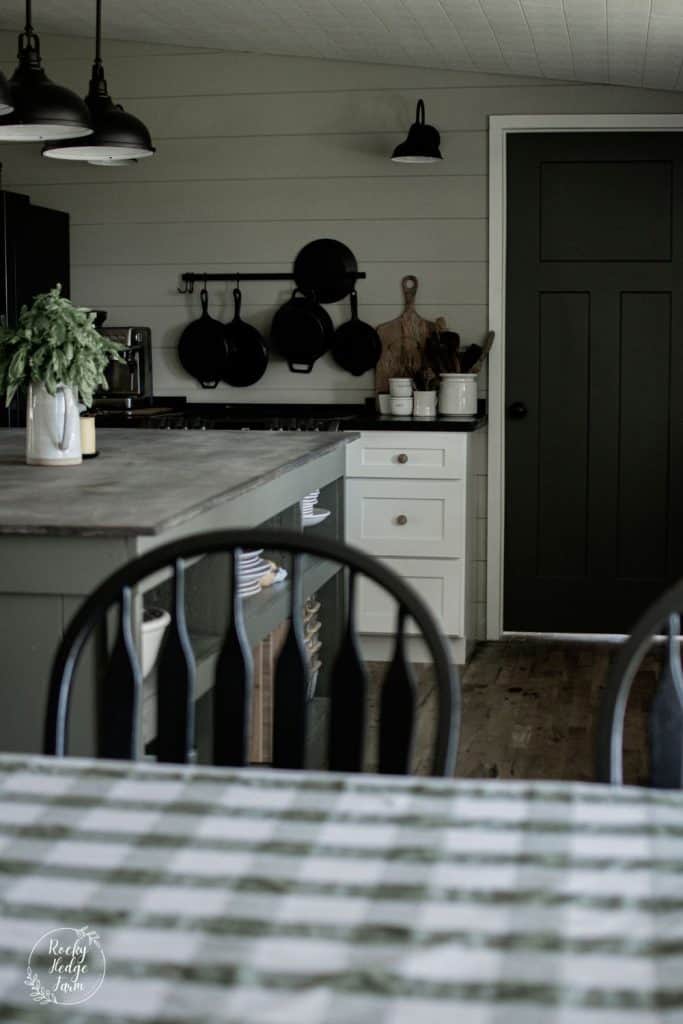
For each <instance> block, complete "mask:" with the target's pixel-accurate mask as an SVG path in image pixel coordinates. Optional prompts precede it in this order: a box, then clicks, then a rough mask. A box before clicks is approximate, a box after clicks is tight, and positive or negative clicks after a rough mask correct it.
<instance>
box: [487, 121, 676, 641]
mask: <svg viewBox="0 0 683 1024" xmlns="http://www.w3.org/2000/svg"><path fill="white" fill-rule="evenodd" d="M634 131H638V132H675V131H683V114H519V115H516V114H512V115H507V114H506V115H503V116H491V117H489V325H490V330H492V331H495V332H496V340H495V342H494V345H493V348H492V349H491V354H490V356H489V387H488V420H489V424H488V431H489V436H488V502H487V506H488V537H487V546H486V557H487V581H486V582H487V591H486V635H487V638H488V639H489V640H497V639H498V638H499V637H500V636H501V635H502V632H503V564H504V558H503V555H504V540H505V249H506V242H507V221H506V216H507V145H506V141H507V136H508V135H509V134H511V133H513V132H634Z"/></svg>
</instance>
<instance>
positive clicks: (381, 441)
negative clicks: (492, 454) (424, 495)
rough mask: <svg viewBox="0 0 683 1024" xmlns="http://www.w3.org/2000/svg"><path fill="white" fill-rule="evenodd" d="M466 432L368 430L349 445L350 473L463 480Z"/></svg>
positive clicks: (348, 461) (348, 463)
mask: <svg viewBox="0 0 683 1024" xmlns="http://www.w3.org/2000/svg"><path fill="white" fill-rule="evenodd" d="M466 444H467V436H466V434H456V433H452V434H446V433H439V432H432V431H424V432H423V433H418V432H417V431H413V432H408V431H405V432H404V431H400V432H398V431H393V430H392V431H382V430H379V431H366V432H365V433H363V434H361V436H360V438H359V439H358V440H357V441H353V442H352V443H351V444H349V445H347V447H346V475H347V477H394V478H397V479H402V480H403V479H405V480H460V479H462V477H463V476H464V474H465V453H466V450H467V449H466Z"/></svg>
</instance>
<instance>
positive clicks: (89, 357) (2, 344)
mask: <svg viewBox="0 0 683 1024" xmlns="http://www.w3.org/2000/svg"><path fill="white" fill-rule="evenodd" d="M61 290H62V286H61V285H60V284H58V285H57V287H56V288H53V289H52V290H51V291H49V292H43V294H42V295H37V296H36V297H35V299H34V300H33V305H32V306H31V308H30V309H29V308H27V307H26V306H22V308H21V313H20V314H19V323H18V326H17V327H16V329H14V328H2V329H0V394H2V392H3V391H4V393H5V400H6V402H7V403H8V404H9V403H10V402H11V401H12V398H13V397H14V395H15V393H16V391H17V389H18V388H20V387H26V386H28V385H29V384H42V385H43V386H44V387H45V389H46V390H47V392H48V393H49V394H51V395H54V394H55V392H56V389H57V386H58V385H59V384H64V385H65V386H66V387H71V388H74V389H77V391H78V395H79V396H80V399H81V401H82V402H83V403H84V404H85V405H88V406H89V405H92V400H93V392H94V391H95V390H96V389H97V388H99V387H102V388H106V387H107V381H106V378H105V376H104V371H105V368H106V367H107V365H108V364H109V363H110V362H111V361H112V360H114V361H116V362H119V363H120V362H123V358H122V357H121V356H120V355H119V349H120V348H121V347H122V346H121V345H119V344H118V343H117V342H115V341H111V339H110V338H106V337H104V336H103V335H102V334H100V333H99V331H97V330H96V328H95V326H94V320H95V314H94V313H93V312H91V311H90V310H89V309H84V308H82V307H80V306H74V304H73V303H72V302H71V301H70V300H69V299H65V298H63V297H62V295H61Z"/></svg>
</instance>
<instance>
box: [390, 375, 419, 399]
mask: <svg viewBox="0 0 683 1024" xmlns="http://www.w3.org/2000/svg"><path fill="white" fill-rule="evenodd" d="M389 394H390V395H392V396H393V397H394V398H410V397H411V396H412V394H413V382H412V380H411V378H410V377H390V378H389Z"/></svg>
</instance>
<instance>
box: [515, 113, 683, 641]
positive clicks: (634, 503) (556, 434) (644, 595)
mask: <svg viewBox="0 0 683 1024" xmlns="http://www.w3.org/2000/svg"><path fill="white" fill-rule="evenodd" d="M506 305H507V325H506V330H507V339H506V406H507V419H506V503H505V517H506V519H505V524H506V525H505V597H504V628H505V629H508V630H524V631H543V632H547V631H550V632H596V633H604V632H609V633H616V632H619V633H621V632H628V631H629V629H630V628H631V626H632V625H633V623H634V621H635V620H636V619H637V617H638V616H639V614H640V613H641V612H642V611H643V610H644V608H645V607H646V606H647V605H648V604H649V603H650V602H651V601H652V600H653V599H654V598H655V597H656V596H657V595H658V594H659V593H660V592H661V591H662V590H663V589H664V587H665V586H666V585H667V584H668V583H669V582H670V581H672V580H674V579H676V578H678V577H680V576H683V545H682V542H681V527H682V525H683V406H682V397H683V137H681V136H679V135H677V134H675V133H671V134H654V133H651V134H647V133H642V134H620V133H618V134H602V133H601V134H547V135H545V134H544V135H515V136H512V137H511V138H510V139H509V141H508V249H507V293H506Z"/></svg>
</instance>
